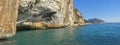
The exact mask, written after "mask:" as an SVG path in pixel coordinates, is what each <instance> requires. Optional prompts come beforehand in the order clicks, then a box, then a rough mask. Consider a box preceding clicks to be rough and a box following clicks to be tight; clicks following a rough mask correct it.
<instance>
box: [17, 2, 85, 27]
mask: <svg viewBox="0 0 120 45" xmlns="http://www.w3.org/2000/svg"><path fill="white" fill-rule="evenodd" d="M74 24H79V25H84V20H83V18H82V16H81V13H79V12H78V11H77V10H76V9H75V8H74V6H73V0H21V1H20V6H19V16H18V22H17V27H18V29H21V28H25V29H38V28H57V27H66V26H72V25H74Z"/></svg>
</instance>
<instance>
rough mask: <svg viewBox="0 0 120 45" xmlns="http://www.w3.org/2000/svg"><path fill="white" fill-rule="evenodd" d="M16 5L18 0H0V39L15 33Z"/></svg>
mask: <svg viewBox="0 0 120 45" xmlns="http://www.w3.org/2000/svg"><path fill="white" fill-rule="evenodd" d="M18 6H19V1H18V0H0V39H6V38H9V37H12V36H13V35H15V33H16V19H17V14H18Z"/></svg>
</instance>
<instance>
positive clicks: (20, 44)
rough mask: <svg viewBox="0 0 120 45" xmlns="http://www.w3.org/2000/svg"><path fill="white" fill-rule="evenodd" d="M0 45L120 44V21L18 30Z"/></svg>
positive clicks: (0, 41)
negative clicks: (59, 27)
mask: <svg viewBox="0 0 120 45" xmlns="http://www.w3.org/2000/svg"><path fill="white" fill-rule="evenodd" d="M0 45H120V23H108V24H90V25H85V26H79V27H76V28H75V27H68V28H61V29H45V30H31V31H18V32H17V33H16V35H15V36H14V37H13V38H10V39H8V40H0Z"/></svg>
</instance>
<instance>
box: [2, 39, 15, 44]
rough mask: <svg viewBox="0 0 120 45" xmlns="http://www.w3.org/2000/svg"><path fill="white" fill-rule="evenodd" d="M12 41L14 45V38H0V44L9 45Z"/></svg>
mask: <svg viewBox="0 0 120 45" xmlns="http://www.w3.org/2000/svg"><path fill="white" fill-rule="evenodd" d="M11 43H12V45H15V44H14V43H15V40H13V39H1V40H0V45H3V44H6V45H10V44H11Z"/></svg>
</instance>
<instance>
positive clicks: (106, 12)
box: [74, 0, 120, 22]
mask: <svg viewBox="0 0 120 45" xmlns="http://www.w3.org/2000/svg"><path fill="white" fill-rule="evenodd" d="M74 6H75V8H77V9H78V10H79V11H80V12H81V13H82V15H83V17H84V18H85V19H89V18H99V19H102V20H104V21H106V22H120V0H74Z"/></svg>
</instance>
